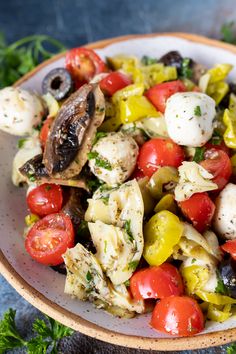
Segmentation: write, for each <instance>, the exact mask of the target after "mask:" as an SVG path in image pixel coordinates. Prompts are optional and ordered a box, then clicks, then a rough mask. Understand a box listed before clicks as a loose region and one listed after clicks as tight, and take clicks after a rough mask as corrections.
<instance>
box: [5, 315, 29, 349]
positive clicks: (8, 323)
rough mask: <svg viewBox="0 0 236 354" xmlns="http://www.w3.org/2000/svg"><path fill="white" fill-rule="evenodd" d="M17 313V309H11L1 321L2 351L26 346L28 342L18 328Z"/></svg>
mask: <svg viewBox="0 0 236 354" xmlns="http://www.w3.org/2000/svg"><path fill="white" fill-rule="evenodd" d="M15 315H16V311H15V310H12V309H9V310H8V311H7V312H6V313H5V314H4V317H3V319H2V320H1V322H0V353H4V352H5V351H6V350H8V349H13V348H18V347H24V346H26V342H25V341H24V339H23V338H22V337H21V335H20V334H19V332H18V330H17V328H16V324H15Z"/></svg>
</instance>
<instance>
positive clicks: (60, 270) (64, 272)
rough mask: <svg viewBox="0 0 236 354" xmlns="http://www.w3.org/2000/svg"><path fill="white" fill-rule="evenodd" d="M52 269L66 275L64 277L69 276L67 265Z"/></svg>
mask: <svg viewBox="0 0 236 354" xmlns="http://www.w3.org/2000/svg"><path fill="white" fill-rule="evenodd" d="M51 268H52V269H53V270H55V271H56V272H58V273H60V274H64V275H66V274H67V271H66V265H65V263H62V264H59V265H56V266H51Z"/></svg>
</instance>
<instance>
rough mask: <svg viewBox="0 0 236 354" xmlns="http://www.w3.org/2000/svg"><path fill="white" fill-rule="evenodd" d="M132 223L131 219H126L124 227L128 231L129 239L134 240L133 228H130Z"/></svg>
mask: <svg viewBox="0 0 236 354" xmlns="http://www.w3.org/2000/svg"><path fill="white" fill-rule="evenodd" d="M130 223H131V220H126V221H125V224H124V229H125V231H126V233H127V235H128V237H129V240H130V241H131V242H133V240H134V236H133V234H132V231H131V228H130Z"/></svg>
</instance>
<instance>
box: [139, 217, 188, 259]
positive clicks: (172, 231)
mask: <svg viewBox="0 0 236 354" xmlns="http://www.w3.org/2000/svg"><path fill="white" fill-rule="evenodd" d="M183 230H184V227H183V225H182V223H181V221H180V220H179V218H178V217H177V216H176V215H174V214H173V213H171V212H170V211H168V210H162V211H160V212H159V213H157V214H155V215H154V216H152V217H151V219H150V220H149V221H148V223H147V224H146V225H145V227H144V252H143V256H144V258H145V259H146V261H147V262H148V263H149V264H150V265H160V264H162V263H164V262H165V261H166V260H167V258H169V257H170V256H171V255H172V253H173V248H174V246H175V245H176V244H177V243H178V242H179V240H180V238H181V236H182V233H183Z"/></svg>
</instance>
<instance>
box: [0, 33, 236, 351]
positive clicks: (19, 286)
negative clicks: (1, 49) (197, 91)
mask: <svg viewBox="0 0 236 354" xmlns="http://www.w3.org/2000/svg"><path fill="white" fill-rule="evenodd" d="M163 36H171V37H178V38H182V39H186V40H188V41H190V42H195V43H200V44H205V45H207V46H211V47H218V48H221V49H225V50H227V51H229V52H232V53H234V54H235V55H236V46H233V45H230V44H227V43H223V42H219V41H217V40H212V39H209V38H206V37H203V36H199V35H195V34H188V33H176V32H174V33H171V32H170V33H153V34H144V35H127V36H122V37H116V38H111V39H105V40H101V41H98V42H94V43H90V44H88V45H86V47H87V48H92V49H100V48H104V47H106V46H108V45H110V44H113V43H116V42H121V41H126V40H131V39H138V38H151V37H163ZM63 56H65V53H61V54H58V55H56V56H54V57H53V58H51V59H49V60H47V61H45V62H43V63H42V64H40V65H39V66H37V68H35V69H34V70H32V71H31V72H29V73H28V74H26V75H25V76H23V77H22V78H21V79H20V80H18V81H17V82H16V83H15V86H19V85H21V84H22V83H23V82H25V81H27V80H28V79H29V78H31V77H32V76H34V75H35V73H37V72H38V71H39V70H40V69H42V68H43V67H45V66H47V65H48V64H50V63H53V62H54V61H55V60H58V59H60V58H62V57H63ZM0 272H1V274H2V275H3V276H4V277H5V278H6V280H7V281H8V282H9V283H10V284H11V285H12V286H13V288H15V289H16V291H17V292H18V293H19V294H20V295H21V296H23V297H24V298H25V299H26V300H27V301H28V302H29V303H31V304H32V305H33V306H35V307H36V308H38V309H39V310H40V311H42V312H44V313H45V314H47V315H49V316H50V317H52V318H54V319H56V320H57V321H59V322H61V323H63V324H64V325H66V326H68V327H71V328H73V329H74V330H76V331H79V332H81V333H83V334H86V335H88V336H90V337H93V338H96V339H99V340H102V341H105V342H109V343H112V344H116V345H122V346H126V347H131V348H136V349H147V350H164V351H172V350H177V351H178V350H185V349H188V350H191V349H200V348H208V347H212V346H216V345H222V344H226V343H229V342H232V341H234V340H236V328H231V329H228V330H222V331H217V332H212V333H206V334H200V335H197V336H194V337H181V338H147V337H138V336H132V335H125V334H121V333H117V332H114V331H110V330H107V329H104V328H102V327H100V326H98V325H95V324H93V323H91V322H89V321H87V320H85V319H83V318H81V317H80V316H78V315H75V314H73V313H72V312H70V311H68V310H66V309H64V308H62V307H61V306H59V305H57V304H55V303H54V302H53V301H51V300H49V299H47V298H46V297H45V296H44V295H42V294H41V293H40V292H39V291H37V290H36V289H34V288H33V287H32V286H31V285H30V284H28V283H27V282H26V281H25V280H24V279H23V278H22V277H21V276H20V275H19V274H18V273H17V271H16V270H15V269H14V268H13V266H12V265H11V264H10V263H9V262H8V260H7V258H6V257H5V256H4V254H3V252H2V251H1V250H0Z"/></svg>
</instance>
